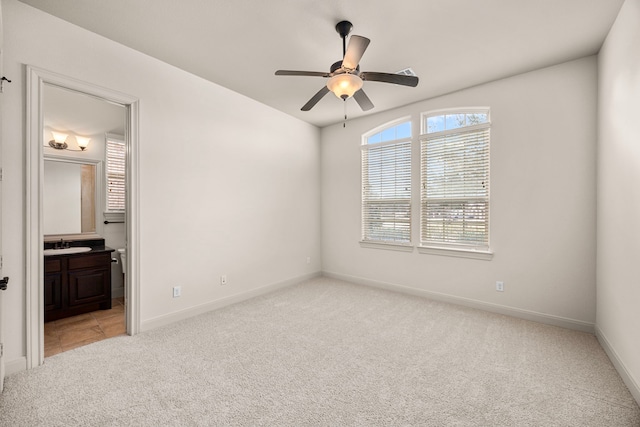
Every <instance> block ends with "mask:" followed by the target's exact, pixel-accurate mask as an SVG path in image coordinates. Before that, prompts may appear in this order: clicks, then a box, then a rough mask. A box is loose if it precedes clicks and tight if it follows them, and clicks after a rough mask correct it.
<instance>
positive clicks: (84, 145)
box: [76, 136, 91, 151]
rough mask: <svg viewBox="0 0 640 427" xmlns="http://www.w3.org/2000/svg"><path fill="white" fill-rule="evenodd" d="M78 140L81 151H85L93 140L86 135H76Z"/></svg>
mask: <svg viewBox="0 0 640 427" xmlns="http://www.w3.org/2000/svg"><path fill="white" fill-rule="evenodd" d="M76 141H77V142H78V147H80V151H84V150H86V149H87V147H88V146H89V141H91V138H87V137H86V136H76Z"/></svg>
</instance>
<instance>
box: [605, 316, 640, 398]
mask: <svg viewBox="0 0 640 427" xmlns="http://www.w3.org/2000/svg"><path fill="white" fill-rule="evenodd" d="M595 328H596V337H597V338H598V342H599V343H600V345H601V346H602V348H603V349H604V351H605V353H607V356H609V360H611V363H613V366H614V367H615V368H616V371H618V374H620V377H621V378H622V381H624V383H625V384H626V386H627V388H628V389H629V391H630V392H631V395H632V396H633V398H634V399H635V400H636V402H637V403H638V406H640V385H638V382H636V380H635V379H634V378H633V377H632V376H631V374H630V373H629V371H628V370H627V367H626V366H625V364H624V363H623V362H622V360H621V359H620V357H619V356H618V353H616V351H615V350H614V349H613V347H612V346H611V343H610V342H609V340H608V339H607V337H606V336H605V334H604V333H603V332H602V330H601V329H600V328H599V327H598V325H596V327H595Z"/></svg>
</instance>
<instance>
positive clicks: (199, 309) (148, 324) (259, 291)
mask: <svg viewBox="0 0 640 427" xmlns="http://www.w3.org/2000/svg"><path fill="white" fill-rule="evenodd" d="M321 275H322V273H321V272H319V271H318V272H315V273H311V274H307V275H304V276H298V277H294V278H292V279H288V280H284V281H282V282H277V283H271V284H268V285H265V286H261V287H258V288H255V289H251V290H250V291H246V292H241V293H239V294H235V295H231V296H228V297H224V298H220V299H217V300H213V301H209V302H206V303H204V304H200V305H197V306H194V307H189V308H187V309H184V310H180V311H175V312H173V313H168V314H163V315H162V316H158V317H154V318H152V319H147V320H143V321H142V322H141V324H140V330H141V332H144V331H149V330H151V329H155V328H159V327H161V326H165V325H169V324H171V323H174V322H177V321H180V320H184V319H188V318H189V317H193V316H197V315H199V314H203V313H207V312H209V311H213V310H216V309H219V308H222V307H226V306H228V305H231V304H236V303H238V302H241V301H245V300H248V299H250V298H255V297H257V296H260V295H264V294H267V293H269V292H273V291H275V290H278V289H281V288H285V287H287V286H291V285H295V284H297V283H300V282H303V281H305V280H309V279H313V278H315V277H320V276H321Z"/></svg>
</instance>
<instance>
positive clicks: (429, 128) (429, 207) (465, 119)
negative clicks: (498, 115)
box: [420, 111, 490, 250]
mask: <svg viewBox="0 0 640 427" xmlns="http://www.w3.org/2000/svg"><path fill="white" fill-rule="evenodd" d="M423 123H424V128H425V129H426V134H423V136H422V139H421V185H422V189H421V204H422V206H421V208H422V209H421V221H420V222H421V224H420V236H421V244H422V245H424V246H443V247H446V246H454V247H467V248H473V249H479V250H486V249H488V248H489V131H490V129H489V127H490V123H489V120H488V111H486V112H484V113H480V114H478V113H471V114H465V113H462V114H459V113H458V114H447V115H439V116H430V117H427V119H426V120H425V122H423Z"/></svg>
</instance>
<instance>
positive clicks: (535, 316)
mask: <svg viewBox="0 0 640 427" xmlns="http://www.w3.org/2000/svg"><path fill="white" fill-rule="evenodd" d="M322 275H323V276H326V277H331V278H334V279H339V280H344V281H347V282H352V283H357V284H360V285H366V286H373V287H376V288H381V289H386V290H390V291H395V292H401V293H405V294H409V295H416V296H420V297H424V298H429V299H432V300H436V301H441V302H446V303H450V304H457V305H463V306H465V307H471V308H477V309H480V310H484V311H489V312H492V313H498V314H504V315H506V316H512V317H517V318H519V319H525V320H531V321H534V322H539V323H544V324H547V325H553V326H560V327H562V328H567V329H573V330H577V331H581V332H588V333H591V334H593V333H594V331H595V330H594V324H593V323H589V322H584V321H582V320H575V319H569V318H566V317H561V316H553V315H551V314H545V313H538V312H536V311H531V310H524V309H521V308H515V307H509V306H506V305H500V304H494V303H490V302H484V301H479V300H474V299H470V298H463V297H458V296H455V295H448V294H443V293H440V292H432V291H427V290H424V289H417V288H412V287H409V286H404V285H398V284H395V283H388V282H381V281H378V280H371V279H366V278H363V277H357V276H350V275H347V274H340V273H333V272H330V271H323V272H322Z"/></svg>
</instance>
